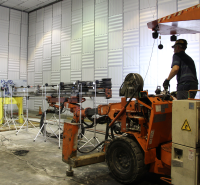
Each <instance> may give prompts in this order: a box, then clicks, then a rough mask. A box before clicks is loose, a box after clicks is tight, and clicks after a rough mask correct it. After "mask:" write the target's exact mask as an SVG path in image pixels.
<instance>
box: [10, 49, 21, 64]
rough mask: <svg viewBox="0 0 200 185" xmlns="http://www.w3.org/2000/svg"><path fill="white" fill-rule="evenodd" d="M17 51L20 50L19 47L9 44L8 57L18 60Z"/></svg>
mask: <svg viewBox="0 0 200 185" xmlns="http://www.w3.org/2000/svg"><path fill="white" fill-rule="evenodd" d="M19 51H20V48H19V47H15V46H10V47H9V59H13V60H17V61H19Z"/></svg>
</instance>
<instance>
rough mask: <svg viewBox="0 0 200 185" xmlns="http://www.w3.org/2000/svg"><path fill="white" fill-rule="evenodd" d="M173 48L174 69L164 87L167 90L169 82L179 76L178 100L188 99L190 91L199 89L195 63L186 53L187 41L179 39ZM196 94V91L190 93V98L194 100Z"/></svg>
mask: <svg viewBox="0 0 200 185" xmlns="http://www.w3.org/2000/svg"><path fill="white" fill-rule="evenodd" d="M172 48H174V55H173V60H172V66H171V68H172V69H171V71H170V74H169V76H168V78H167V79H165V81H164V83H163V87H164V89H167V88H168V86H169V81H170V80H171V79H172V78H173V77H174V76H175V75H177V99H178V100H181V99H188V91H189V90H197V89H198V80H197V75H196V67H195V63H194V61H193V59H192V58H191V57H190V56H188V55H187V54H186V53H185V50H186V48H187V41H186V40H184V39H178V40H177V41H176V42H175V44H174V45H173V46H172ZM196 93H197V92H196V91H194V92H193V91H192V92H190V98H194V97H195V96H196Z"/></svg>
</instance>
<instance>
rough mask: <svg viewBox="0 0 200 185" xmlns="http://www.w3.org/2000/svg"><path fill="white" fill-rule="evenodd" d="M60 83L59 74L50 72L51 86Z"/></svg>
mask: <svg viewBox="0 0 200 185" xmlns="http://www.w3.org/2000/svg"><path fill="white" fill-rule="evenodd" d="M59 83H60V72H55V71H52V72H51V84H59Z"/></svg>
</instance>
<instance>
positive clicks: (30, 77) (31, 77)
mask: <svg viewBox="0 0 200 185" xmlns="http://www.w3.org/2000/svg"><path fill="white" fill-rule="evenodd" d="M34 80H35V74H34V72H29V73H28V85H30V86H31V85H35V82H34Z"/></svg>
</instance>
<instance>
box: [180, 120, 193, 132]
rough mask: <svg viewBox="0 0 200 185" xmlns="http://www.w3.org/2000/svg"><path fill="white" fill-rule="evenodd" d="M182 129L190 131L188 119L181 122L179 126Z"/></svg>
mask: <svg viewBox="0 0 200 185" xmlns="http://www.w3.org/2000/svg"><path fill="white" fill-rule="evenodd" d="M181 129H182V130H186V131H191V128H190V125H189V123H188V120H187V119H186V120H185V121H184V123H183V126H182V127H181Z"/></svg>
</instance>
